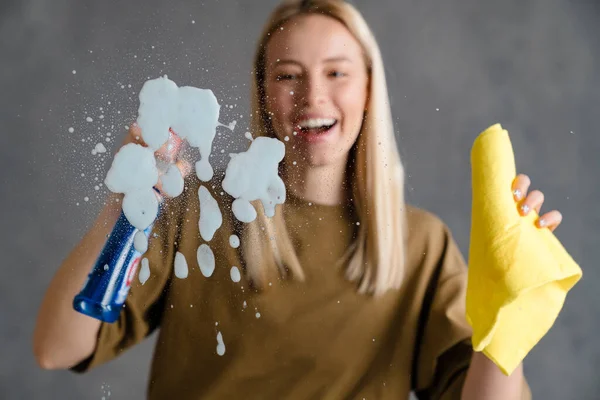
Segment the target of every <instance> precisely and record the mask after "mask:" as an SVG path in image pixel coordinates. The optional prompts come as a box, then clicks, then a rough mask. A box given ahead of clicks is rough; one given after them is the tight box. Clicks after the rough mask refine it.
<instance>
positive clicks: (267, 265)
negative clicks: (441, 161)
mask: <svg viewBox="0 0 600 400" xmlns="http://www.w3.org/2000/svg"><path fill="white" fill-rule="evenodd" d="M253 79H254V82H253V83H254V85H253V93H252V95H253V104H252V108H253V110H252V117H253V120H252V124H253V132H254V133H255V134H258V135H265V136H272V137H276V138H278V139H280V140H281V141H282V142H283V143H285V145H286V157H285V159H284V161H283V162H282V168H281V175H282V177H283V179H284V181H285V182H286V185H287V199H286V202H285V204H284V205H283V206H282V207H279V208H278V209H277V213H276V215H275V217H273V218H272V219H268V218H266V217H265V216H264V214H262V212H261V211H262V208H261V207H257V211H259V217H258V219H257V220H256V221H254V222H253V223H250V224H247V225H245V224H239V223H237V222H236V221H234V218H233V217H232V216H231V212H230V208H229V207H230V204H231V199H229V198H226V197H225V196H222V195H220V192H221V190H220V182H219V181H218V180H215V182H212V183H210V184H203V185H204V186H206V187H207V188H209V189H210V190H211V191H212V193H213V195H214V196H215V198H217V199H218V200H219V202H220V204H221V210H222V211H223V217H224V222H223V225H222V226H221V228H220V229H219V231H218V232H217V234H216V235H215V237H214V238H213V239H212V240H211V241H210V243H209V245H210V247H211V248H212V250H213V253H214V254H215V258H216V265H217V268H216V270H215V272H214V274H213V275H212V276H211V277H210V278H205V277H204V276H202V274H201V273H200V272H199V270H198V265H197V263H196V250H197V249H198V246H199V245H200V244H202V243H203V241H202V240H201V239H200V237H199V234H198V218H199V210H198V208H199V207H198V196H197V193H198V187H199V186H200V185H201V184H202V183H201V182H199V181H198V180H197V179H195V178H194V177H193V176H192V177H189V178H187V180H186V182H187V183H186V186H187V187H186V190H185V191H184V193H183V194H182V195H181V196H179V197H178V198H176V199H172V200H169V201H167V203H166V206H165V212H163V213H162V214H161V217H160V218H159V220H158V221H157V224H156V228H155V230H156V232H157V234H158V236H157V237H153V238H152V240H151V242H150V247H149V250H148V253H147V254H146V257H147V258H148V259H149V260H150V265H151V270H152V275H151V277H150V279H148V281H147V282H146V283H145V284H144V285H142V284H140V283H139V282H137V281H136V283H135V284H134V286H133V287H132V289H131V293H130V295H129V298H128V299H127V303H126V307H125V309H124V311H123V313H122V315H121V317H120V320H119V321H118V322H117V323H115V324H100V323H99V322H98V321H96V320H93V319H91V318H88V317H85V316H83V315H79V314H77V313H76V312H74V311H73V310H72V308H71V301H72V299H73V296H74V295H75V294H76V293H77V292H78V291H79V289H80V288H81V286H82V283H83V281H84V280H85V276H86V274H87V272H88V271H89V269H90V267H91V265H92V264H93V262H94V261H95V258H96V256H97V254H98V253H99V251H100V249H101V247H102V245H103V243H104V239H105V237H106V234H107V233H108V232H109V231H110V229H111V226H112V224H113V223H114V221H115V220H116V218H117V216H118V212H119V207H118V203H115V202H109V205H108V206H107V207H106V208H105V209H104V210H103V212H102V214H101V215H100V216H99V217H98V220H97V223H96V225H95V226H94V228H93V229H92V230H90V232H89V233H88V234H87V235H86V237H84V238H83V240H82V242H81V243H80V244H79V245H78V246H77V247H76V248H75V249H74V250H73V252H72V253H71V254H70V255H69V257H68V258H67V259H66V261H65V262H64V263H63V266H62V267H61V269H60V270H59V271H58V273H57V275H56V277H55V278H54V280H53V282H52V284H51V286H50V288H49V289H48V293H47V294H46V297H45V299H44V302H43V304H42V307H41V310H40V317H39V320H38V326H37V328H36V335H35V343H34V348H35V352H36V356H37V359H38V361H39V363H40V365H41V366H42V367H44V368H71V369H72V370H74V371H78V372H82V371H85V370H88V369H89V368H91V367H93V366H95V365H98V364H100V363H103V362H106V361H108V360H110V359H112V358H114V357H116V356H117V355H118V354H119V353H120V352H122V351H123V350H125V349H126V348H128V347H131V346H132V345H134V344H136V343H138V342H139V341H140V340H142V339H143V338H144V337H145V336H147V335H148V334H149V333H151V332H152V331H153V330H154V329H155V328H157V327H158V326H160V328H161V329H160V336H159V338H158V341H157V347H156V351H155V354H154V360H153V364H152V372H151V379H150V384H149V394H148V395H149V398H156V399H162V398H167V397H174V398H178V399H188V398H189V399H198V398H247V399H248V398H250V399H252V398H260V399H265V398H267V399H271V398H273V399H284V398H285V399H288V398H290V399H295V398H298V399H304V398H319V399H321V398H323V399H341V398H358V399H362V398H366V399H382V398H383V399H387V398H390V399H391V398H394V399H395V398H407V397H408V394H409V392H410V391H411V390H414V391H415V392H416V394H417V396H418V397H419V398H422V399H460V398H462V399H475V398H477V399H482V398H485V399H496V398H497V399H503V400H506V399H523V398H529V397H530V394H529V390H528V387H527V384H526V382H525V380H524V378H523V372H522V367H519V368H517V370H516V371H515V372H514V373H513V374H512V375H511V376H510V377H506V376H504V375H503V374H502V373H501V372H500V370H499V369H498V368H497V367H496V366H495V365H494V364H493V363H492V362H491V361H490V360H488V359H487V358H486V357H485V356H484V355H483V354H481V353H473V351H472V347H471V344H470V340H469V339H470V334H471V332H470V328H469V326H468V325H467V323H466V321H465V310H464V296H465V288H466V284H467V273H466V266H465V263H464V261H463V258H462V256H461V254H460V251H459V250H458V248H457V246H456V244H455V242H454V240H453V239H452V236H451V234H450V232H449V231H448V229H447V227H446V226H445V225H444V224H443V223H442V222H441V221H440V220H439V219H438V218H436V217H435V216H433V215H431V214H429V213H427V212H425V211H423V210H419V209H417V208H414V207H411V206H408V205H405V204H404V199H403V190H404V188H403V181H404V174H403V169H402V164H401V162H400V158H399V154H398V152H397V147H396V143H395V140H394V132H393V129H392V119H391V113H390V108H389V103H388V96H387V89H386V83H385V76H384V71H383V65H382V60H381V56H380V54H379V50H378V47H377V44H376V42H375V39H374V38H373V36H372V34H371V32H370V30H369V28H368V27H367V25H366V23H365V22H364V20H363V19H362V17H361V16H360V15H359V14H358V12H357V11H356V10H355V9H354V8H353V7H351V6H350V5H348V4H346V3H343V2H341V1H338V0H317V1H302V2H299V1H289V2H285V3H284V4H282V5H281V6H280V7H279V8H277V9H276V10H275V11H274V13H273V14H272V16H271V18H270V19H269V22H268V24H267V26H266V27H265V30H264V32H263V34H262V36H261V38H260V40H259V44H258V49H257V53H256V58H255V64H254V74H253ZM135 129H136V128H134V129H133V130H132V131H131V132H130V139H129V140H134V139H133V138H134V137H135V136H139V132H137V131H136V130H135ZM528 188H529V179H528V178H527V177H526V176H525V175H520V176H518V177H517V178H516V179H515V181H514V185H513V188H507V190H513V191H514V194H515V206H518V207H520V209H521V211H522V213H523V214H526V213H527V212H528V211H529V210H532V209H536V210H538V211H539V209H540V207H541V205H542V202H543V195H542V194H541V192H539V191H532V192H531V193H529V194H527V191H528ZM107 221H108V222H107ZM560 221H561V216H560V213H558V211H552V212H550V213H547V214H545V215H543V216H542V217H541V218H540V221H539V222H538V223H539V225H540V228H541V227H545V228H549V229H554V228H556V226H558V224H559V223H560ZM232 234H237V235H239V236H240V237H241V238H242V240H241V242H242V246H241V247H239V248H234V247H232V246H231V245H230V243H229V238H230V236H231V235H232ZM176 252H180V253H182V254H183V255H184V256H185V258H186V260H187V263H188V265H189V266H190V268H191V271H190V274H189V276H188V278H186V279H183V280H182V279H178V278H175V277H174V275H173V263H174V261H173V260H174V258H175V254H176ZM232 266H238V267H241V268H242V269H243V271H244V272H245V273H244V274H243V276H242V280H241V282H239V283H235V282H232V280H231V278H230V267H232ZM50 315H51V316H52V317H51V318H50V317H49V316H50ZM219 334H220V337H221V338H222V340H223V343H224V345H225V349H223V348H221V350H220V351H217V340H218V339H217V336H218V335H219ZM223 350H225V353H224V354H223V355H222V356H220V355H219V354H222V351H223Z"/></svg>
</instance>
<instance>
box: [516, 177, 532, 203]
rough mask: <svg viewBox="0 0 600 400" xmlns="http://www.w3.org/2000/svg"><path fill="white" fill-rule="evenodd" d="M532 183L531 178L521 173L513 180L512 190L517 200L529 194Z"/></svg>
mask: <svg viewBox="0 0 600 400" xmlns="http://www.w3.org/2000/svg"><path fill="white" fill-rule="evenodd" d="M530 185H531V180H530V179H529V177H528V176H527V175H525V174H519V175H517V177H516V178H515V179H514V180H513V184H512V190H513V196H514V198H515V200H516V201H520V200H521V199H523V198H525V196H527V190H529V186H530Z"/></svg>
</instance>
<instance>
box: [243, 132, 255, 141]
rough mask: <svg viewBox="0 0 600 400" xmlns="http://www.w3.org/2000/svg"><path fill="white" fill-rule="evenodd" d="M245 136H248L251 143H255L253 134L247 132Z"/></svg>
mask: <svg viewBox="0 0 600 400" xmlns="http://www.w3.org/2000/svg"><path fill="white" fill-rule="evenodd" d="M244 136H246V139H248V140H250V141H253V140H254V138H253V137H252V134H251V133H250V132H246V133H244Z"/></svg>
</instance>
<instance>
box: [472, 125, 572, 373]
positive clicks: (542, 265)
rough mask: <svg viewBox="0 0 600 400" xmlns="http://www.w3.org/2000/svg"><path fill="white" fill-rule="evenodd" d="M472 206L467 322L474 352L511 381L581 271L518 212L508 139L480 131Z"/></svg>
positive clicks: (497, 130) (494, 129) (496, 131)
mask: <svg viewBox="0 0 600 400" xmlns="http://www.w3.org/2000/svg"><path fill="white" fill-rule="evenodd" d="M471 166H472V179H473V182H472V185H473V204H472V207H473V208H472V216H471V242H470V248H469V272H468V274H469V280H468V285H467V300H466V313H467V321H468V322H469V324H470V325H471V327H472V328H473V337H472V342H473V349H474V350H475V351H483V352H484V354H485V355H486V356H487V357H488V358H490V359H491V360H492V361H493V362H494V363H495V364H496V365H497V366H498V367H499V368H500V369H501V370H502V372H503V373H504V374H505V375H510V374H511V373H512V372H513V371H514V369H515V368H516V367H517V366H518V365H519V363H520V362H521V361H522V360H523V359H524V358H525V356H526V355H527V354H528V353H529V352H530V351H531V349H532V348H533V347H534V346H535V345H536V344H537V343H538V342H539V341H540V339H541V338H542V337H543V336H544V335H545V334H546V332H548V330H549V329H550V328H551V327H552V325H553V324H554V321H555V320H556V317H557V316H558V313H559V312H560V310H561V308H562V306H563V303H564V301H565V297H566V295H567V292H568V291H569V290H570V289H571V288H572V287H573V286H574V285H575V284H576V283H577V281H579V279H580V278H581V274H582V272H581V268H579V266H578V265H577V263H576V262H575V261H574V260H573V259H572V258H571V256H570V255H569V254H568V253H567V251H566V250H565V249H564V247H563V246H562V244H561V243H560V242H559V240H558V239H557V238H556V237H555V236H554V234H553V233H552V232H551V231H550V230H549V229H547V228H538V227H537V226H536V225H535V221H536V220H537V218H538V215H537V213H536V212H535V210H532V211H531V212H530V213H529V214H528V215H527V216H522V215H520V213H519V212H518V209H517V204H516V203H515V200H514V198H513V194H512V182H513V180H514V178H515V177H516V168H515V160H514V154H513V149H512V146H511V142H510V139H509V136H508V132H507V131H506V130H504V129H502V127H501V125H500V124H496V125H493V126H491V127H490V128H488V129H486V130H485V131H483V132H482V133H481V134H480V135H479V136H478V137H477V138H476V139H475V143H474V144H473V148H472V151H471Z"/></svg>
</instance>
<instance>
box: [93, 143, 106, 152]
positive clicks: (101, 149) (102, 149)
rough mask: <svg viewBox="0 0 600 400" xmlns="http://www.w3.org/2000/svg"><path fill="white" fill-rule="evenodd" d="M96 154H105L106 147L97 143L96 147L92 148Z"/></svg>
mask: <svg viewBox="0 0 600 400" xmlns="http://www.w3.org/2000/svg"><path fill="white" fill-rule="evenodd" d="M94 150H95V151H96V153H106V147H104V145H103V144H102V143H97V144H96V147H94Z"/></svg>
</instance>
